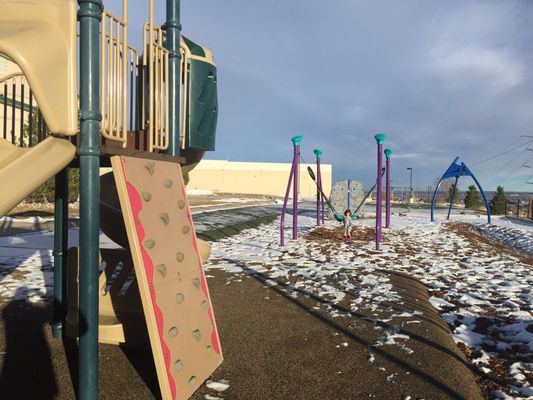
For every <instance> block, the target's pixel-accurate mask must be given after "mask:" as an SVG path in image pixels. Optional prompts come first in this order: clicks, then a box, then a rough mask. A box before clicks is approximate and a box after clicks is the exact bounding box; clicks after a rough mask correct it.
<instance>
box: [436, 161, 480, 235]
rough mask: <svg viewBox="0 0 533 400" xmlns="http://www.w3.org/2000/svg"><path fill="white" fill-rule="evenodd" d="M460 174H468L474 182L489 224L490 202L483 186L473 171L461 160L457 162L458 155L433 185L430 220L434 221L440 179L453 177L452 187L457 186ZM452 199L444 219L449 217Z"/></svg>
mask: <svg viewBox="0 0 533 400" xmlns="http://www.w3.org/2000/svg"><path fill="white" fill-rule="evenodd" d="M461 176H470V177H471V178H472V179H473V181H474V182H475V183H476V185H477V187H478V189H479V192H480V193H481V196H482V197H483V202H484V203H485V208H486V209H487V222H488V223H489V224H490V204H489V202H488V201H487V196H485V192H484V191H483V188H482V187H481V184H480V183H479V181H478V180H477V178H476V177H475V175H474V173H473V172H472V171H471V170H470V169H469V168H468V167H467V166H466V164H465V163H464V162H461V163H460V164H459V157H456V158H455V160H453V162H452V163H451V165H450V166H449V167H448V169H447V170H446V172H444V174H443V175H442V177H441V178H440V179H439V183H438V184H437V186H436V187H435V191H434V192H433V198H432V199H431V221H435V201H436V200H437V193H438V192H439V188H440V185H441V183H442V181H444V180H445V179H448V178H455V182H454V186H453V189H455V188H456V187H457V182H458V181H459V178H460V177H461ZM452 206H453V201H450V207H449V208H448V216H447V217H446V219H450V214H451V211H452Z"/></svg>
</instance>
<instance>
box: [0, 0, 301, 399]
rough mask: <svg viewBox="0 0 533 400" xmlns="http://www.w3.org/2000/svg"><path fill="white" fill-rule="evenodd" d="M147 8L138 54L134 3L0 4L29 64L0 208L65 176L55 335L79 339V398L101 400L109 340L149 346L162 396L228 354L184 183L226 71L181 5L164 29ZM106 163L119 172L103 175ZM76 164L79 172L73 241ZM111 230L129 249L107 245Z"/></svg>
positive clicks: (4, 87)
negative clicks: (190, 29)
mask: <svg viewBox="0 0 533 400" xmlns="http://www.w3.org/2000/svg"><path fill="white" fill-rule="evenodd" d="M146 3H147V6H148V12H147V15H148V21H147V22H146V23H145V24H144V26H143V27H142V29H141V31H142V36H143V47H142V51H141V52H139V51H138V50H136V49H135V48H133V47H132V46H131V45H130V44H129V42H128V35H129V33H130V31H131V30H130V29H129V28H130V27H129V26H128V2H127V0H123V2H122V16H120V17H119V16H115V15H113V14H111V13H110V12H109V11H108V10H106V9H104V7H103V4H102V1H100V0H79V1H78V4H79V7H78V6H77V5H76V2H75V1H73V0H27V1H23V2H21V1H18V0H0V9H1V10H2V12H1V13H0V53H2V54H3V55H5V56H6V57H8V58H9V59H10V60H12V61H13V62H14V63H15V64H17V65H18V67H19V68H20V71H19V72H15V73H13V74H11V75H8V76H5V77H3V78H0V134H1V135H2V136H1V137H0V192H1V193H2V197H1V198H0V215H4V214H5V213H7V212H8V211H9V210H10V209H11V208H13V207H14V206H15V205H17V204H18V203H19V202H20V201H21V200H23V199H24V198H25V197H27V196H28V195H29V194H31V193H32V192H33V191H34V190H35V189H37V188H38V187H39V186H40V185H41V184H43V183H44V182H45V181H47V180H48V179H49V178H51V177H53V176H55V187H56V191H55V222H54V226H55V231H54V253H53V254H54V315H53V321H52V322H53V333H54V336H55V337H57V338H61V337H62V336H63V335H64V334H67V335H71V336H79V368H78V373H79V376H78V379H77V380H76V379H74V380H75V381H77V382H78V385H79V387H78V395H79V398H80V399H82V400H85V399H91V400H92V399H96V398H98V342H99V341H101V342H106V343H124V344H125V345H140V346H148V345H149V346H150V347H151V349H152V353H153V356H154V362H155V366H156V372H157V376H158V381H159V385H160V388H161V394H162V397H163V399H187V398H189V397H190V396H191V395H192V393H194V391H195V390H196V389H197V388H198V387H199V386H200V385H202V383H203V381H204V380H205V379H206V378H207V377H208V376H209V375H210V374H211V373H212V372H213V371H214V370H215V369H216V368H217V367H218V366H219V365H220V363H221V362H222V351H221V347H220V342H219V338H218V333H217V329H216V322H215V319H214V313H213V306H212V304H211V300H210V297H209V291H208V288H207V283H206V280H205V275H204V273H203V269H202V255H203V258H205V257H206V255H207V254H208V253H209V246H207V245H205V244H202V243H201V242H199V241H198V240H197V239H196V234H195V230H194V225H193V222H192V219H191V213H190V210H189V206H188V202H187V197H186V192H185V186H184V183H183V174H184V173H186V172H187V171H188V170H190V169H191V168H194V166H195V165H197V163H198V162H199V161H200V160H201V159H202V157H203V154H204V152H205V151H211V150H214V146H215V131H216V121H217V112H218V104H217V70H216V66H215V64H214V61H213V57H212V54H211V52H210V51H209V50H208V49H206V48H203V47H202V46H200V45H198V44H196V43H194V42H193V41H192V40H190V39H188V38H185V37H183V36H181V32H180V31H181V25H180V21H179V0H167V2H166V3H167V4H166V5H167V7H166V11H167V14H166V22H165V24H164V25H162V26H157V25H155V23H154V2H153V0H148V1H147V2H146ZM77 21H79V26H78V25H77V24H78V22H77ZM77 32H79V39H77V37H76V35H77ZM36 38H39V40H35V39H36ZM78 54H79V57H80V62H79V64H78V62H77V55H78ZM78 76H79V82H78ZM100 166H108V167H109V166H111V167H112V168H113V175H107V176H103V177H102V179H101V180H100V176H99V169H100ZM69 168H79V169H80V240H79V242H80V246H79V248H73V249H70V250H69V249H67V243H68V231H67V221H68V208H67V200H68V199H67V195H68V170H69ZM296 184H297V183H296V182H295V185H296ZM100 221H101V222H102V225H101V226H100V223H99V222H100ZM100 227H101V228H102V230H103V231H104V232H105V233H106V234H107V235H108V236H109V237H111V238H112V239H113V240H115V241H116V242H117V243H118V244H120V245H122V246H123V248H122V249H112V250H110V249H102V250H101V251H100V249H99V233H100ZM67 266H68V267H67ZM67 309H68V315H66V314H67Z"/></svg>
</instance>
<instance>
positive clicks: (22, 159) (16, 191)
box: [0, 137, 76, 216]
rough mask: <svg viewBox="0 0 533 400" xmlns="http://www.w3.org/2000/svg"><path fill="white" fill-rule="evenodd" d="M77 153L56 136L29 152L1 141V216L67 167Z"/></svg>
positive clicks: (71, 145)
mask: <svg viewBox="0 0 533 400" xmlns="http://www.w3.org/2000/svg"><path fill="white" fill-rule="evenodd" d="M75 153H76V147H75V146H74V145H73V144H72V143H70V142H69V141H68V140H65V139H59V138H55V137H49V138H47V139H45V140H44V141H42V142H41V143H39V144H38V145H37V146H35V147H32V148H31V149H29V150H21V149H18V148H17V147H16V146H13V145H10V144H9V143H7V141H6V140H4V139H0V193H1V194H2V195H1V196H0V216H3V215H5V214H6V213H7V212H8V211H9V210H11V209H12V208H13V207H15V206H16V205H17V204H18V203H20V202H21V201H22V200H24V199H25V198H26V197H27V196H28V195H30V194H31V192H33V191H34V190H35V189H37V188H38V187H39V186H41V185H42V184H43V183H44V182H46V181H47V180H48V179H50V178H51V177H53V176H54V175H55V174H57V173H58V172H59V171H61V170H62V169H63V168H64V167H65V166H67V165H68V164H69V163H70V161H72V159H73V158H74V155H75Z"/></svg>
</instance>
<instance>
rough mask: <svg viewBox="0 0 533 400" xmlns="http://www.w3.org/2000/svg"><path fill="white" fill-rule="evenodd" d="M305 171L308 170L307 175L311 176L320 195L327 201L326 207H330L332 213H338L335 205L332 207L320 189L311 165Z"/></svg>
mask: <svg viewBox="0 0 533 400" xmlns="http://www.w3.org/2000/svg"><path fill="white" fill-rule="evenodd" d="M307 172H309V175H310V176H311V179H312V180H313V182H315V185H316V187H317V188H318V190H319V191H320V194H321V195H322V197H324V200H326V203H327V205H328V207H329V208H330V210H331V211H332V212H333V214H335V215H340V214H339V213H338V212H337V210H335V207H333V205H332V204H331V202H330V201H329V198H328V196H326V195H325V194H324V192H323V191H322V188H321V187H320V186H319V184H318V182H317V181H316V176H315V173H314V172H313V169H312V168H311V167H307Z"/></svg>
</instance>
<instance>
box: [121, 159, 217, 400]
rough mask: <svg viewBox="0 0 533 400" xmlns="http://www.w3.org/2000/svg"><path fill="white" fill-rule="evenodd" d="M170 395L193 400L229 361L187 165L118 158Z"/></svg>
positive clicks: (163, 384) (135, 254)
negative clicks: (186, 179)
mask: <svg viewBox="0 0 533 400" xmlns="http://www.w3.org/2000/svg"><path fill="white" fill-rule="evenodd" d="M111 162H112V166H113V173H114V175H115V180H116V183H117V190H118V193H119V198H120V205H121V208H122V211H123V215H124V222H125V225H126V231H127V234H128V241H129V247H130V249H131V253H132V258H133V262H134V266H135V274H136V276H137V282H138V286H139V291H140V294H141V300H142V304H143V309H144V314H145V318H146V324H147V326H148V333H149V336H150V344H151V347H152V352H153V355H154V361H155V365H156V369H157V376H158V379H159V385H160V388H161V394H162V397H163V399H188V398H189V397H190V396H191V395H192V394H193V393H194V392H195V391H196V390H197V389H198V387H200V385H202V383H203V382H204V380H205V379H206V378H208V377H209V376H210V375H211V373H212V372H213V371H214V370H215V369H216V368H217V367H218V366H219V365H220V364H221V363H222V351H221V348H220V342H219V337H218V332H217V327H216V323H215V319H214V314H213V308H212V304H211V300H210V298H209V292H208V288H207V282H206V279H205V274H204V271H203V267H202V263H201V260H200V256H199V253H198V245H197V241H196V233H195V231H194V226H193V222H192V218H191V213H190V210H189V205H188V203H187V196H186V193H185V185H184V184H183V178H182V174H181V169H180V166H179V165H177V164H174V163H170V162H165V161H153V160H147V159H143V158H134V157H125V156H114V157H112V159H111Z"/></svg>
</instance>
